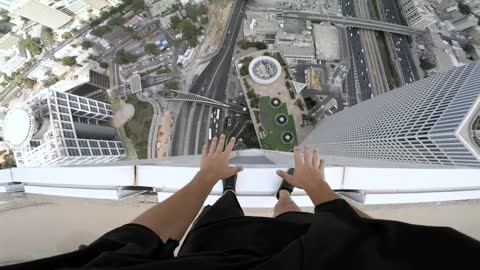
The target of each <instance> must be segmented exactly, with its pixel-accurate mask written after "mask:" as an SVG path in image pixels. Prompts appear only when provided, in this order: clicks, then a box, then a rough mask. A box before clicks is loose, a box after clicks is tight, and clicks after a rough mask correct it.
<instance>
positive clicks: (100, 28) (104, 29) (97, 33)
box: [92, 25, 112, 37]
mask: <svg viewBox="0 0 480 270" xmlns="http://www.w3.org/2000/svg"><path fill="white" fill-rule="evenodd" d="M111 30H112V29H110V27H109V26H108V25H102V26H98V27H97V28H95V29H93V30H92V35H94V36H97V37H101V36H103V35H105V34H106V33H108V32H110V31H111Z"/></svg>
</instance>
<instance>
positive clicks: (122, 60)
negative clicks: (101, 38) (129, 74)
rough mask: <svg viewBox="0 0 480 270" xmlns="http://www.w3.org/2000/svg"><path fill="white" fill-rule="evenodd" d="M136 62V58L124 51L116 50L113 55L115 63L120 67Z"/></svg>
mask: <svg viewBox="0 0 480 270" xmlns="http://www.w3.org/2000/svg"><path fill="white" fill-rule="evenodd" d="M136 60H137V56H135V55H134V54H132V53H129V52H127V51H125V50H124V49H120V50H118V52H117V54H116V55H115V62H116V63H117V64H121V65H123V64H128V63H132V62H135V61H136Z"/></svg>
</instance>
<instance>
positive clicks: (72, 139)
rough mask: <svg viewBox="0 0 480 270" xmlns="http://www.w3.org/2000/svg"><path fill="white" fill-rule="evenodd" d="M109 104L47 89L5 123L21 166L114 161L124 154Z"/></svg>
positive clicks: (13, 110) (10, 114) (13, 111)
mask: <svg viewBox="0 0 480 270" xmlns="http://www.w3.org/2000/svg"><path fill="white" fill-rule="evenodd" d="M112 117H113V112H112V108H111V106H110V105H109V104H107V103H103V102H99V101H96V100H93V99H88V98H85V97H80V96H75V95H72V94H67V93H61V92H56V91H53V90H48V89H44V90H42V91H41V92H40V93H39V94H37V95H35V96H33V97H31V98H30V99H28V100H27V101H25V102H24V103H23V104H21V105H20V106H15V107H13V108H11V109H10V110H9V111H8V113H7V115H6V117H5V121H4V139H5V141H6V142H7V144H8V145H9V147H10V148H11V149H12V150H13V152H14V155H15V160H16V161H17V166H19V167H40V166H42V167H44V166H65V165H80V164H92V163H101V162H109V161H115V160H118V159H120V158H122V157H124V156H125V149H124V148H123V144H122V142H120V141H118V140H117V139H116V137H117V132H116V129H115V128H112V127H109V126H108V125H107V122H108V121H109V120H110V119H111V118H112Z"/></svg>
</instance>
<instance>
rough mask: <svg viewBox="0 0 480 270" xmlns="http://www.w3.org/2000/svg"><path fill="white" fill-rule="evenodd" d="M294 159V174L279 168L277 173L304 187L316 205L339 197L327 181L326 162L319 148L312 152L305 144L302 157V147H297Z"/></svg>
mask: <svg viewBox="0 0 480 270" xmlns="http://www.w3.org/2000/svg"><path fill="white" fill-rule="evenodd" d="M294 159H295V172H294V173H293V175H289V174H288V173H287V172H285V171H282V170H278V171H277V174H278V175H279V176H280V177H282V178H283V179H285V180H286V181H287V182H288V183H290V184H292V185H294V186H295V187H297V188H301V189H304V190H305V192H306V193H307V194H308V196H309V197H310V199H311V200H312V202H313V203H314V204H315V205H317V204H320V203H323V202H327V201H331V200H334V199H336V198H337V194H336V193H335V192H333V191H332V189H331V188H330V187H329V186H328V184H327V182H325V162H324V161H323V160H321V159H320V154H319V153H318V151H317V150H314V151H313V154H312V150H311V149H310V148H309V147H308V146H305V148H304V158H303V159H302V157H301V154H300V149H299V148H298V147H295V148H294Z"/></svg>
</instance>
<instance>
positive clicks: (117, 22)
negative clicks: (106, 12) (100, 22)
mask: <svg viewBox="0 0 480 270" xmlns="http://www.w3.org/2000/svg"><path fill="white" fill-rule="evenodd" d="M124 21H125V18H123V17H122V16H115V17H113V18H111V19H110V20H108V22H107V25H108V26H111V27H114V26H117V25H121V24H122V23H123V22H124Z"/></svg>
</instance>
